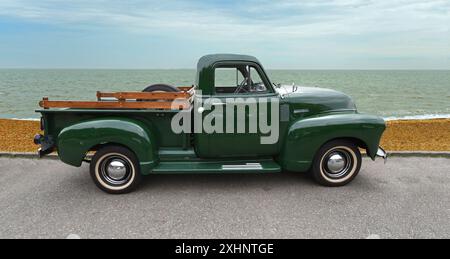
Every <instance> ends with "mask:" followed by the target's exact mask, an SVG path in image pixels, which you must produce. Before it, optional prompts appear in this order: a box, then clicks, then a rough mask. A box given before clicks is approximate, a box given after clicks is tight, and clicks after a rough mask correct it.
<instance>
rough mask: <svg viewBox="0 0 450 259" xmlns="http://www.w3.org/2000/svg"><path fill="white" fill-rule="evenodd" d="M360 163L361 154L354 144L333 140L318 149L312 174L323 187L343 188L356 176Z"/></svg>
mask: <svg viewBox="0 0 450 259" xmlns="http://www.w3.org/2000/svg"><path fill="white" fill-rule="evenodd" d="M361 162H362V160H361V153H360V152H359V149H358V147H357V146H356V145H355V144H354V143H352V142H351V141H347V140H335V141H331V142H328V143H327V144H325V145H323V146H322V147H321V148H320V149H319V151H318V152H317V154H316V156H315V158H314V161H313V166H312V174H313V176H314V179H315V180H316V181H317V182H318V183H320V184H322V185H324V186H331V187H338V186H344V185H346V184H348V183H350V182H351V181H352V180H353V179H355V177H356V176H357V175H358V173H359V170H360V169H361Z"/></svg>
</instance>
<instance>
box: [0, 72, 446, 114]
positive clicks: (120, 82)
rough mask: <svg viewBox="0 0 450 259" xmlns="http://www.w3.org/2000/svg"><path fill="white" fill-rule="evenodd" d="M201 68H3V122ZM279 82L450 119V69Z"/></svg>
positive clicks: (371, 107) (308, 76) (379, 109)
mask: <svg viewBox="0 0 450 259" xmlns="http://www.w3.org/2000/svg"><path fill="white" fill-rule="evenodd" d="M195 74H196V71H195V69H189V68H183V69H113V68H100V69H99V68H95V69H94V68H84V69H83V68H59V69H51V68H29V69H23V68H2V69H0V118H10V119H12V118H15V119H37V118H39V114H37V113H35V112H34V111H35V110H36V109H38V108H39V107H38V102H39V101H40V100H41V99H42V97H44V96H46V97H49V98H50V99H51V100H52V99H53V100H95V93H96V91H141V90H142V89H144V88H145V87H146V86H148V85H151V84H155V83H166V84H172V85H175V86H188V85H192V84H193V83H195ZM267 74H268V76H269V78H270V79H271V81H272V82H273V83H276V84H278V83H281V84H292V83H295V84H297V85H300V86H310V87H323V88H330V89H334V90H338V91H342V92H344V93H346V94H348V95H349V96H351V97H352V98H353V99H354V100H355V102H356V105H357V107H358V110H359V111H360V112H364V113H371V114H376V115H379V116H382V117H384V118H385V119H387V120H392V119H429V118H450V70H408V69H396V70H389V69H363V70H347V69H321V70H316V69H307V70H305V69H301V70H300V69H270V70H267Z"/></svg>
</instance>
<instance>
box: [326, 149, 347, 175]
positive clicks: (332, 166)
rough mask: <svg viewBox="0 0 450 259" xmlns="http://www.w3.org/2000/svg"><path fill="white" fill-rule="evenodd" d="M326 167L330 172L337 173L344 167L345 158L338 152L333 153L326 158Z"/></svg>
mask: <svg viewBox="0 0 450 259" xmlns="http://www.w3.org/2000/svg"><path fill="white" fill-rule="evenodd" d="M327 167H328V170H330V171H331V172H332V173H339V172H340V171H342V169H344V168H345V158H344V157H343V156H342V155H340V154H338V153H334V154H332V155H330V157H329V158H328V162H327Z"/></svg>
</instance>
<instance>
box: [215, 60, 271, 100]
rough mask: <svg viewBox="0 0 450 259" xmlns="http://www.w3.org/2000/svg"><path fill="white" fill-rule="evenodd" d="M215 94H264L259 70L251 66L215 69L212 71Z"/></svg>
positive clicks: (266, 88) (264, 88) (263, 85)
mask: <svg viewBox="0 0 450 259" xmlns="http://www.w3.org/2000/svg"><path fill="white" fill-rule="evenodd" d="M214 78H215V79H214V87H215V91H216V94H252V93H265V92H268V91H269V89H270V88H268V86H267V85H266V84H265V82H264V80H263V79H262V77H261V74H260V73H259V70H258V69H257V68H256V67H254V66H251V65H236V66H226V67H217V68H216V69H215V71H214Z"/></svg>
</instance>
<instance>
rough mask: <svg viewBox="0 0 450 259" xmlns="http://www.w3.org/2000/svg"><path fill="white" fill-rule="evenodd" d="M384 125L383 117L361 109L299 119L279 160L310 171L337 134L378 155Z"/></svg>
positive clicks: (373, 154)
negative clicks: (360, 111) (319, 155)
mask: <svg viewBox="0 0 450 259" xmlns="http://www.w3.org/2000/svg"><path fill="white" fill-rule="evenodd" d="M385 129H386V124H385V122H384V120H383V119H382V118H380V117H377V116H373V115H367V114H359V113H351V114H328V115H322V116H317V117H311V118H306V119H300V120H298V121H297V122H295V123H293V124H292V125H291V127H290V129H289V131H288V133H287V138H286V141H285V143H284V146H283V148H282V151H281V154H280V157H279V159H278V160H279V162H280V164H281V165H282V167H283V168H284V169H287V170H291V171H307V170H308V169H309V168H310V167H311V164H312V161H313V159H314V156H315V154H316V153H317V151H318V150H319V148H320V147H321V146H322V145H324V144H325V143H327V142H329V141H331V140H333V139H338V138H348V139H354V140H357V142H358V144H359V145H360V146H361V147H364V148H366V149H367V154H368V155H369V156H370V157H371V158H372V159H375V157H376V152H377V150H378V146H379V143H380V139H381V136H382V134H383V132H384V130H385Z"/></svg>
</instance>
